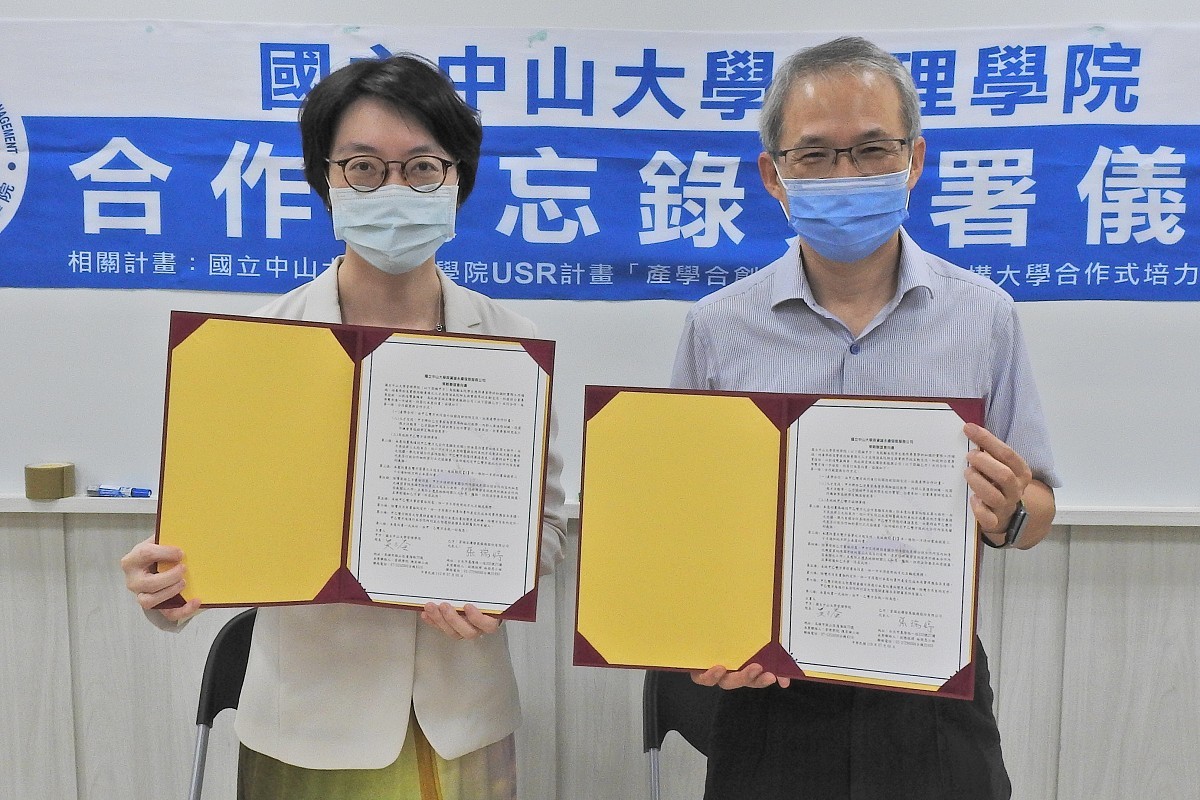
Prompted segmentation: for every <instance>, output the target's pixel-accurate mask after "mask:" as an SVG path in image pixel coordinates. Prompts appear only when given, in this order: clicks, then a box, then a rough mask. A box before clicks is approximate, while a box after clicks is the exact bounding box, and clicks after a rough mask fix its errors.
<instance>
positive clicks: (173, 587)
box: [121, 536, 200, 622]
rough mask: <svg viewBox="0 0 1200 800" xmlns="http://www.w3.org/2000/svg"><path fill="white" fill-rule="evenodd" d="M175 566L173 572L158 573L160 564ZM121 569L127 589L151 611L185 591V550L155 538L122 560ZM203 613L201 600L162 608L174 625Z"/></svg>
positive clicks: (171, 570)
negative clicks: (156, 540)
mask: <svg viewBox="0 0 1200 800" xmlns="http://www.w3.org/2000/svg"><path fill="white" fill-rule="evenodd" d="M160 562H162V563H167V564H174V566H173V567H171V568H170V569H167V570H164V571H162V572H155V571H154V567H155V565H157V564H158V563H160ZM121 569H122V570H124V571H125V587H126V588H127V589H129V591H131V592H133V595H134V597H136V598H137V601H138V605H140V606H141V607H142V608H143V609H145V610H147V611H149V610H150V609H152V608H154V607H155V606H157V605H158V604H159V603H161V602H163V601H164V600H170V599H171V598H172V597H174V596H175V595H177V594H179V593H180V592H181V591H183V587H184V585H185V583H186V582H185V581H184V579H183V573H184V567H183V551H182V550H180V549H179V548H178V547H171V546H168V545H161V544H155V543H154V537H153V536H151V537H150V538H148V539H146V540H145V541H144V542H139V543H138V544H137V545H136V546H135V547H134V548H133V549H132V550H130V551H129V552H128V553H126V554H125V555H124V556H123V557H122V558H121ZM199 610H200V600H199V599H197V598H195V597H193V598H192V599H191V600H188V601H187V602H186V603H185V604H183V605H182V606H177V607H175V608H160V609H157V611H158V613H160V614H162V615H163V617H165V618H166V619H167V620H169V621H170V622H183V621H184V620H185V619H188V618H189V617H192V616H194V615H195V614H196V612H198V611H199Z"/></svg>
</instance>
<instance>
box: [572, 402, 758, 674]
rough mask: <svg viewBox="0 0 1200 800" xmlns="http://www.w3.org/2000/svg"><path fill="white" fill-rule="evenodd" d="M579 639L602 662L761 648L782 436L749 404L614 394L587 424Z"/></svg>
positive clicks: (691, 659) (716, 657) (701, 659)
mask: <svg viewBox="0 0 1200 800" xmlns="http://www.w3.org/2000/svg"><path fill="white" fill-rule="evenodd" d="M586 435H587V439H586V450H585V453H584V488H583V528H582V532H581V538H580V568H579V607H578V631H579V633H580V634H582V635H583V636H584V638H586V639H587V640H588V642H589V643H590V644H591V645H592V646H593V647H594V648H595V649H596V650H597V651H598V652H599V653H600V654H601V655H602V656H603V657H604V658H605V659H606V660H607V661H608V663H610V664H614V665H617V664H624V665H633V666H658V667H680V668H707V667H710V666H713V665H715V664H721V665H724V666H726V667H729V668H734V667H738V666H741V665H742V664H743V663H745V662H746V661H747V660H748V659H749V658H750V657H751V656H753V655H754V654H755V653H756V652H757V651H758V650H759V649H760V648H762V647H763V646H764V645H766V644H768V643H769V642H770V641H771V610H772V605H773V603H772V597H773V585H774V574H775V542H776V518H777V500H778V485H779V464H780V453H779V448H780V446H781V444H780V434H779V431H778V429H777V428H776V427H775V426H774V425H772V424H771V422H770V421H769V420H768V419H767V418H766V417H765V416H763V414H762V412H761V411H760V410H759V409H758V408H757V407H756V406H755V405H754V403H753V402H751V401H750V400H748V399H746V398H740V397H725V396H709V395H685V394H668V393H652V392H622V393H620V394H618V395H617V396H616V397H614V398H613V399H612V400H611V401H610V402H609V403H608V404H607V405H606V406H605V407H604V408H603V409H601V410H600V412H599V413H597V414H596V415H595V416H593V417H592V418H591V419H590V420H589V421H588V422H587V434H586Z"/></svg>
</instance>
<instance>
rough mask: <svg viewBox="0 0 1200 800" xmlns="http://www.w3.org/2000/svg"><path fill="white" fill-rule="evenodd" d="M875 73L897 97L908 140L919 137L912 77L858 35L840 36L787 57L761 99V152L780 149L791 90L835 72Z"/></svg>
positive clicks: (918, 109) (918, 106)
mask: <svg viewBox="0 0 1200 800" xmlns="http://www.w3.org/2000/svg"><path fill="white" fill-rule="evenodd" d="M863 71H870V72H877V73H880V74H882V75H885V76H886V77H887V78H888V79H890V80H891V81H892V83H893V84H894V85H895V87H896V91H897V93H898V94H899V95H900V118H901V121H902V122H903V123H904V127H905V136H906V137H907V138H908V140H909V141H912V140H914V139H916V138H917V137H918V136H920V135H921V101H920V99H919V98H918V97H917V87H916V85H915V84H914V83H913V79H912V74H911V73H910V72H909V71H908V69H907V68H906V67H905V66H904V65H903V64H901V63H900V60H899V59H897V58H896V57H895V56H894V55H892V54H891V53H889V52H887V51H886V50H884V49H883V48H881V47H879V46H878V45H876V44H873V43H872V42H869V41H867V40H866V39H863V38H862V37H859V36H843V37H841V38H840V39H834V40H833V41H831V42H826V43H825V44H819V45H816V46H814V47H806V48H804V49H803V50H798V51H797V52H795V53H793V54H792V55H790V56H788V58H787V60H786V61H784V62H783V65H782V66H781V67H780V68H779V70H778V71H777V72H776V73H775V77H774V78H773V79H772V80H771V86H770V87H769V88H768V89H767V94H766V97H765V98H763V107H762V113H761V114H759V117H758V133H759V136H760V137H761V138H762V144H763V149H764V150H766V151H767V152H768V153H773V152H776V151H777V150H779V139H780V137H781V136H782V135H783V114H784V107H785V106H786V105H787V100H788V97H790V96H791V93H792V87H793V86H795V85H796V82H797V81H799V80H802V79H804V78H807V77H809V76H812V75H829V74H831V73H837V72H850V73H858V72H863Z"/></svg>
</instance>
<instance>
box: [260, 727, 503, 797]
mask: <svg viewBox="0 0 1200 800" xmlns="http://www.w3.org/2000/svg"><path fill="white" fill-rule="evenodd" d="M333 797H336V798H338V800H516V797H517V774H516V747H515V743H514V739H513V737H512V736H507V737H505V738H504V739H501V740H500V741H499V742H496V743H495V744H491V745H488V746H487V747H484V748H481V749H479V750H476V751H474V752H472V753H467V754H466V755H465V756H462V757H461V758H456V759H454V760H453V761H446V760H445V759H443V758H442V757H441V756H439V755H438V754H437V753H436V752H434V750H433V747H431V746H430V744H429V740H427V739H426V738H425V734H424V733H423V732H422V731H421V728H420V726H419V725H418V724H417V722H416V715H415V714H410V715H409V723H408V737H407V738H406V739H405V742H404V749H403V750H402V751H401V752H400V755H399V757H398V758H397V759H396V760H395V761H394V762H392V764H391V765H389V766H386V767H384V768H382V769H305V768H304V767H296V766H293V765H291V764H285V763H283V762H282V761H278V760H276V759H274V758H271V757H270V756H265V755H263V754H262V753H257V752H255V751H253V750H251V749H249V748H247V747H246V746H244V745H243V746H242V748H241V751H240V753H239V754H238V800H329V798H333Z"/></svg>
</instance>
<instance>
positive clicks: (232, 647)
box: [188, 608, 257, 800]
mask: <svg viewBox="0 0 1200 800" xmlns="http://www.w3.org/2000/svg"><path fill="white" fill-rule="evenodd" d="M256 611H257V609H254V608H249V609H246V610H245V611H243V612H241V613H240V614H238V615H237V616H235V617H231V618H230V619H229V621H228V622H226V623H225V625H224V626H222V628H221V630H219V631H217V635H216V636H215V637H214V638H213V642H212V645H211V646H209V648H208V660H207V661H205V662H204V677H202V678H201V679H200V702H199V703H198V704H197V707H196V751H195V756H194V757H193V759H192V782H191V787H190V789H189V791H188V798H189V800H200V793H201V792H202V791H203V788H204V764H205V761H206V759H207V755H208V732H209V730H211V729H212V726H213V720H214V719H216V717H217V714H220V713H221V712H222V711H224V710H225V709H227V708H237V706H238V700H239V699H240V698H241V696H242V682H243V681H244V680H245V678H246V658H247V657H248V656H249V655H250V637H251V636H252V635H253V633H254V616H255V612H256Z"/></svg>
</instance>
